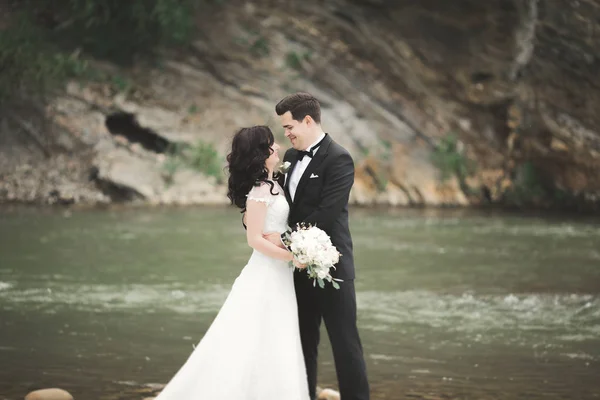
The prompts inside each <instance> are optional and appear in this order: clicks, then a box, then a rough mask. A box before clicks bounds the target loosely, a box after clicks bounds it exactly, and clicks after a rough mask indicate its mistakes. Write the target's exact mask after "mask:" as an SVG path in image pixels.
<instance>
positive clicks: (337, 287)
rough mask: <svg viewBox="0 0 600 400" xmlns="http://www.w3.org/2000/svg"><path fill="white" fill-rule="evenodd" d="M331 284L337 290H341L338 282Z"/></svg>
mask: <svg viewBox="0 0 600 400" xmlns="http://www.w3.org/2000/svg"><path fill="white" fill-rule="evenodd" d="M331 284H332V285H333V287H334V288H335V289H339V288H340V284H339V283H337V282H336V281H331Z"/></svg>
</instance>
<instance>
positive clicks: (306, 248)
mask: <svg viewBox="0 0 600 400" xmlns="http://www.w3.org/2000/svg"><path fill="white" fill-rule="evenodd" d="M283 242H284V243H285V245H286V246H288V248H289V249H290V250H291V251H292V253H293V254H294V257H295V258H296V259H297V260H298V261H299V262H300V263H302V264H306V265H307V267H306V271H307V273H308V277H309V278H311V279H314V283H313V284H314V285H315V286H316V285H317V283H318V284H319V286H320V287H321V288H324V287H325V281H327V282H331V284H332V285H333V287H334V288H336V289H339V288H340V285H339V284H338V282H341V281H342V280H341V279H336V278H333V277H332V276H331V274H330V273H329V271H330V270H331V268H335V264H337V263H338V261H339V260H340V256H341V254H340V253H339V252H338V251H337V249H336V248H335V246H334V245H333V244H332V243H331V238H330V237H329V236H328V235H327V234H326V233H325V232H324V231H323V230H322V229H319V228H317V227H316V226H312V225H304V224H300V225H299V226H298V229H297V230H296V231H294V232H289V231H288V232H286V233H285V234H284V237H283Z"/></svg>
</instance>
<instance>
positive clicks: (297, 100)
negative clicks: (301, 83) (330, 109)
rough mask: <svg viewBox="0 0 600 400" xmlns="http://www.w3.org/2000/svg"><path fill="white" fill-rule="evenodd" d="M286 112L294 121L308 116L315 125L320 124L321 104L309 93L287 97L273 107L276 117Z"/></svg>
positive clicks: (298, 93) (299, 93)
mask: <svg viewBox="0 0 600 400" xmlns="http://www.w3.org/2000/svg"><path fill="white" fill-rule="evenodd" d="M288 111H289V112H290V113H291V114H292V118H293V119H295V120H296V121H302V120H303V119H304V117H306V116H307V115H310V117H311V118H312V119H313V120H314V121H315V122H316V123H317V124H320V123H321V104H319V100H317V99H316V98H315V97H314V96H313V95H312V94H310V93H306V92H297V93H293V94H290V95H287V96H285V97H284V98H283V99H282V100H281V101H280V102H279V103H277V105H276V106H275V112H276V113H277V115H283V114H285V113H286V112H288Z"/></svg>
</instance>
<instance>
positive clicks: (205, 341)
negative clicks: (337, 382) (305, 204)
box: [156, 184, 309, 400]
mask: <svg viewBox="0 0 600 400" xmlns="http://www.w3.org/2000/svg"><path fill="white" fill-rule="evenodd" d="M269 189H270V187H269V186H268V185H266V184H263V185H262V186H260V187H255V188H253V189H252V190H251V191H250V193H249V194H248V201H260V202H264V203H267V215H266V220H265V226H264V232H284V231H285V229H286V228H287V217H288V213H289V206H288V203H287V200H286V199H285V196H284V194H283V189H281V187H280V186H279V185H277V184H275V189H274V190H273V192H275V193H277V192H279V194H278V195H275V196H273V195H271V194H270V190H269ZM278 399H285V400H308V399H309V396H308V386H307V378H306V368H305V365H304V357H303V355H302V346H301V343H300V331H299V326H298V310H297V305H296V293H295V291H294V280H293V269H292V268H291V267H290V266H289V265H288V263H287V262H285V261H280V260H276V259H273V258H270V257H267V256H265V255H264V254H262V253H259V252H258V251H256V250H254V252H253V253H252V256H251V257H250V259H249V261H248V263H247V264H246V266H245V267H244V269H243V270H242V272H241V273H240V275H239V276H238V277H237V279H236V280H235V282H234V284H233V286H232V288H231V292H230V293H229V295H228V297H227V300H225V303H224V304H223V306H222V308H221V310H220V311H219V314H218V315H217V317H216V318H215V320H214V321H213V323H212V325H211V326H210V328H209V329H208V331H207V332H206V334H205V335H204V337H203V338H202V340H201V341H200V343H199V344H198V346H196V348H195V350H194V351H193V352H192V354H191V355H190V357H189V358H188V360H187V361H186V362H185V364H184V365H183V366H182V367H181V369H180V370H179V371H178V372H177V374H176V375H175V376H174V377H173V379H172V380H171V381H170V382H169V383H168V384H167V386H166V387H165V388H164V389H163V391H162V392H161V393H160V395H159V396H158V397H157V398H156V400H278Z"/></svg>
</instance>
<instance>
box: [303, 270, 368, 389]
mask: <svg viewBox="0 0 600 400" xmlns="http://www.w3.org/2000/svg"><path fill="white" fill-rule="evenodd" d="M294 283H295V286H296V299H297V301H298V318H299V321H300V335H301V340H302V350H303V351H304V361H305V363H306V372H307V375H308V392H309V394H310V396H311V399H315V398H316V396H315V391H316V386H317V355H318V346H319V339H320V338H319V336H320V334H319V328H320V326H321V320H323V321H324V322H325V327H326V328H327V334H328V336H329V341H330V342H331V347H332V350H333V358H334V360H335V370H336V374H337V379H338V384H339V389H340V396H341V398H342V399H343V400H369V383H368V381H367V369H366V365H365V360H364V356H363V349H362V344H361V342H360V337H359V335H358V328H357V326H356V293H355V291H354V281H353V280H348V281H344V282H340V286H341V287H340V289H339V290H336V289H334V288H333V287H332V286H331V284H330V283H326V286H325V289H321V288H320V287H319V285H317V286H316V287H314V286H313V282H312V280H310V279H308V277H307V275H306V272H304V271H295V272H294Z"/></svg>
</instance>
